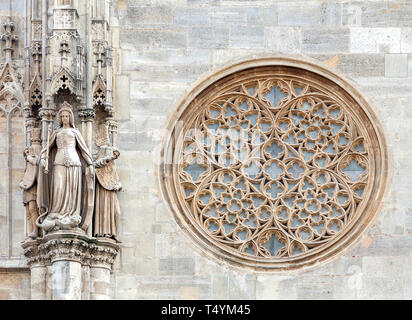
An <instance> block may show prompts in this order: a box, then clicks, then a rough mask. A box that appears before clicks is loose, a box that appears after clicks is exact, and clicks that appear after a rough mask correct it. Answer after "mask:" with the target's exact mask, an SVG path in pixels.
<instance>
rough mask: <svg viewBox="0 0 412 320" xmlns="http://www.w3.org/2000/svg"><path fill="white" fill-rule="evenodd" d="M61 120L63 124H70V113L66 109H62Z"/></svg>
mask: <svg viewBox="0 0 412 320" xmlns="http://www.w3.org/2000/svg"><path fill="white" fill-rule="evenodd" d="M61 120H62V123H63V125H68V124H70V113H69V112H67V111H63V112H62V113H61Z"/></svg>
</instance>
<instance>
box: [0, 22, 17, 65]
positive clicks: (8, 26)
mask: <svg viewBox="0 0 412 320" xmlns="http://www.w3.org/2000/svg"><path fill="white" fill-rule="evenodd" d="M3 28H4V33H3V34H2V35H1V40H3V41H4V42H5V46H4V49H3V50H4V52H5V54H6V61H8V60H10V59H11V56H12V53H13V51H14V49H13V42H15V41H17V40H18V39H19V37H18V36H17V35H15V34H14V30H15V27H14V23H13V21H12V20H11V18H10V17H7V20H6V22H5V23H3Z"/></svg>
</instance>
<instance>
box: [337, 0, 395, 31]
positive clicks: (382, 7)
mask: <svg viewBox="0 0 412 320" xmlns="http://www.w3.org/2000/svg"><path fill="white" fill-rule="evenodd" d="M342 5H343V15H342V22H343V25H347V26H351V27H361V26H362V27H387V26H388V21H389V13H388V2H387V1H351V2H346V3H343V4H342Z"/></svg>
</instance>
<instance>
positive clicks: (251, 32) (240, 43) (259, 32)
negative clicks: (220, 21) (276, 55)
mask: <svg viewBox="0 0 412 320" xmlns="http://www.w3.org/2000/svg"><path fill="white" fill-rule="evenodd" d="M264 46H265V34H264V29H263V27H249V26H247V27H246V26H236V27H232V28H231V30H230V46H229V47H230V48H245V49H248V48H264Z"/></svg>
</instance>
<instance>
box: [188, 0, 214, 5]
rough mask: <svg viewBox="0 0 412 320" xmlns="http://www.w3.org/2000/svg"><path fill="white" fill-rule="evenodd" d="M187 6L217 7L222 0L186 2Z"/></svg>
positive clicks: (190, 0) (192, 0)
mask: <svg viewBox="0 0 412 320" xmlns="http://www.w3.org/2000/svg"><path fill="white" fill-rule="evenodd" d="M186 1H187V4H188V5H189V6H191V5H192V6H218V5H219V4H220V2H221V1H222V0H186Z"/></svg>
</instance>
